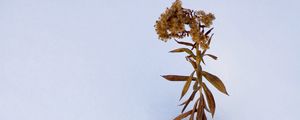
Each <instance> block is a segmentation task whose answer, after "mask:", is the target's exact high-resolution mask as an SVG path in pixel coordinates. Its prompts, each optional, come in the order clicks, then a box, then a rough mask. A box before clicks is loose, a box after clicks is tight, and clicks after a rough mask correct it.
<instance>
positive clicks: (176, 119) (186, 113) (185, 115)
mask: <svg viewBox="0 0 300 120" xmlns="http://www.w3.org/2000/svg"><path fill="white" fill-rule="evenodd" d="M192 111H193V110H190V111H187V112H185V113H182V114H180V115H178V116H177V117H176V118H174V120H182V119H183V118H186V117H187V116H189V115H190V114H192Z"/></svg>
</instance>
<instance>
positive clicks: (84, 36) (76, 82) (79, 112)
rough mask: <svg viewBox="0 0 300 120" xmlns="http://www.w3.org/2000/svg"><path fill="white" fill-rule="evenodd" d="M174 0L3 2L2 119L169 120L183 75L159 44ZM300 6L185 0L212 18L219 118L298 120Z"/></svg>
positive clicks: (280, 0)
mask: <svg viewBox="0 0 300 120" xmlns="http://www.w3.org/2000/svg"><path fill="white" fill-rule="evenodd" d="M171 3H172V1H169V0H147V1H146V0H0V119H1V120H171V119H172V118H174V117H175V116H176V115H178V114H179V112H180V110H181V107H178V106H177V105H178V104H179V103H180V102H179V101H178V99H179V97H180V93H181V89H182V87H183V83H172V82H169V81H166V80H164V79H163V78H161V77H160V75H162V74H186V75H188V74H189V73H190V72H191V69H192V68H191V66H190V65H189V63H188V62H186V61H185V60H184V55H183V54H169V53H168V51H169V50H171V49H174V48H176V47H178V45H176V44H174V41H170V42H167V43H164V42H162V41H159V40H158V39H157V36H156V33H155V31H154V27H153V25H154V23H155V20H156V19H157V18H158V17H159V15H160V13H161V12H163V11H164V9H165V8H166V7H168V6H170V5H171ZM299 4H300V3H299V1H297V0H277V1H274V0H251V1H240V0H224V1H220V0H184V1H183V6H184V7H188V8H192V9H204V10H207V11H211V12H213V13H214V14H215V15H216V17H217V19H216V21H215V24H214V27H215V29H214V33H215V37H214V39H213V42H212V46H211V50H210V51H208V52H209V53H212V54H215V55H217V56H218V57H219V60H217V61H214V60H212V59H209V58H207V60H206V63H207V66H205V67H204V69H205V70H207V71H209V72H211V73H213V74H216V75H218V76H219V77H220V78H222V80H223V81H224V83H225V85H226V87H227V89H228V92H229V94H230V96H229V97H228V96H225V95H222V94H221V93H220V92H218V91H216V90H215V89H214V88H212V86H209V87H210V88H211V90H212V91H213V92H214V95H215V99H216V102H217V109H216V116H215V118H214V120H299V119H300V114H299V111H298V110H299V107H300V102H299V101H300V97H299V90H300V88H299V85H300V82H299V80H300V74H299V73H300V63H299V61H300V53H299V51H300V49H299V46H300V42H299V40H300V39H299V35H300V32H299V27H300V23H299V21H300V13H299V11H300V8H299Z"/></svg>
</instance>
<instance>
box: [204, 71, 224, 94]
mask: <svg viewBox="0 0 300 120" xmlns="http://www.w3.org/2000/svg"><path fill="white" fill-rule="evenodd" d="M202 74H203V76H204V77H205V78H206V79H207V80H208V81H209V82H210V83H211V84H212V85H213V86H215V87H216V88H217V89H218V90H219V91H220V92H222V93H224V94H226V95H228V93H227V90H226V88H225V85H224V84H223V82H222V81H221V80H220V78H218V77H217V76H215V75H213V74H210V73H208V72H205V71H202Z"/></svg>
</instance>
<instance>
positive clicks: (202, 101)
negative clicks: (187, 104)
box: [197, 93, 205, 120]
mask: <svg viewBox="0 0 300 120" xmlns="http://www.w3.org/2000/svg"><path fill="white" fill-rule="evenodd" d="M200 97H201V99H200V104H198V111H197V120H201V118H202V116H203V112H204V104H205V101H204V96H203V95H202V93H201V94H200Z"/></svg>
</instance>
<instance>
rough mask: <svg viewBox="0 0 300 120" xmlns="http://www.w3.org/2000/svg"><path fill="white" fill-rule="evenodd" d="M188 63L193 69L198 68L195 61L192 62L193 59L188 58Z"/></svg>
mask: <svg viewBox="0 0 300 120" xmlns="http://www.w3.org/2000/svg"><path fill="white" fill-rule="evenodd" d="M187 59H188V61H189V62H190V63H191V64H192V66H193V68H194V69H196V68H197V64H196V62H195V61H194V60H192V59H191V58H187Z"/></svg>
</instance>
